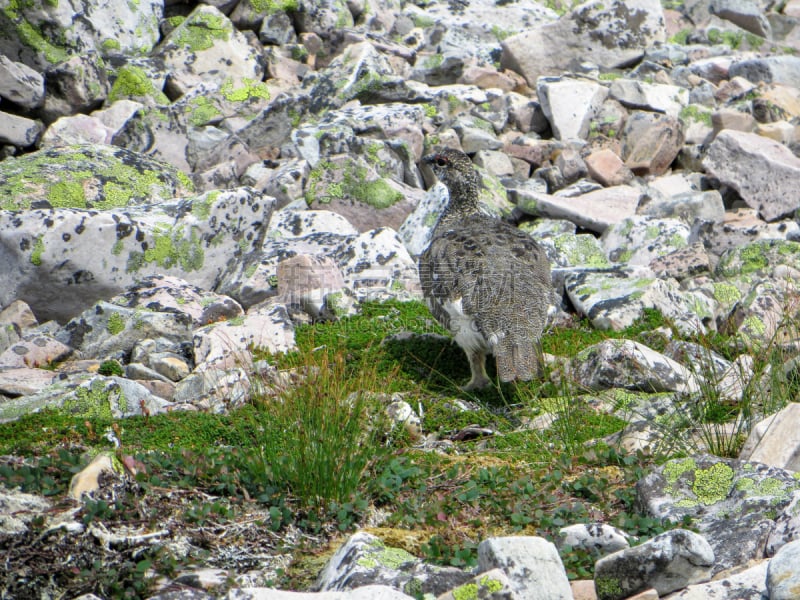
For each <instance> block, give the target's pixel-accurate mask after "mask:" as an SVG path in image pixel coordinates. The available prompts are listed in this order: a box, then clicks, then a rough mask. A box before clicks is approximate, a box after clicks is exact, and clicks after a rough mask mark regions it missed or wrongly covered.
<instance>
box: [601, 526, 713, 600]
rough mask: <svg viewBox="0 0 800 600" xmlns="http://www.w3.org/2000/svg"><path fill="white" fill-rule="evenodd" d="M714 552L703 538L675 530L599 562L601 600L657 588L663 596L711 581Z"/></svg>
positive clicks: (612, 599) (614, 599)
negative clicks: (698, 583) (695, 584)
mask: <svg viewBox="0 0 800 600" xmlns="http://www.w3.org/2000/svg"><path fill="white" fill-rule="evenodd" d="M713 564H714V551H713V550H712V549H711V546H709V544H708V542H707V541H706V540H705V539H704V538H703V536H701V535H698V534H696V533H694V532H692V531H688V530H685V529H673V530H672V531H668V532H666V533H662V534H660V535H657V536H656V537H654V538H653V539H650V540H648V541H646V542H644V543H643V544H641V545H639V546H635V547H634V548H629V549H627V550H620V551H618V552H615V553H614V554H610V555H609V556H605V557H603V558H601V559H600V560H598V561H597V563H595V571H594V584H595V589H596V590H597V598H598V600H622V599H623V598H628V597H630V596H632V595H634V594H636V593H638V592H643V591H644V590H647V589H649V588H654V589H655V590H656V591H657V592H658V594H659V596H663V595H664V594H667V593H669V592H673V591H675V590H679V589H681V588H683V587H686V586H687V585H689V584H692V583H697V582H698V581H704V580H706V579H709V578H710V574H711V566H712V565H713Z"/></svg>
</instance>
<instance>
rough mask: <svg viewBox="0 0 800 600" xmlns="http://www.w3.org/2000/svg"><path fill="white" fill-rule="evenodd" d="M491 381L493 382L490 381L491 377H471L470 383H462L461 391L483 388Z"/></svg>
mask: <svg viewBox="0 0 800 600" xmlns="http://www.w3.org/2000/svg"><path fill="white" fill-rule="evenodd" d="M489 383H491V382H490V381H489V379H488V378H487V377H481V378H480V379H477V378H474V377H473V378H472V379H470V381H469V383H468V384H467V385H462V386H461V391H462V392H471V391H473V390H482V389H483V388H485V387H486V386H487V385H489Z"/></svg>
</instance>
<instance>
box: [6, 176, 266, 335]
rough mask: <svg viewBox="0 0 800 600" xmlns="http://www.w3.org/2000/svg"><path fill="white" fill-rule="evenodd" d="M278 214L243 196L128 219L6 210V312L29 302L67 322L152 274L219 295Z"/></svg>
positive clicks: (138, 212) (149, 210) (257, 197)
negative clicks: (225, 278)
mask: <svg viewBox="0 0 800 600" xmlns="http://www.w3.org/2000/svg"><path fill="white" fill-rule="evenodd" d="M126 193H130V192H126ZM273 206H274V199H272V198H269V197H264V196H262V195H261V194H258V193H256V192H255V191H254V190H251V189H248V188H239V189H236V190H230V191H225V192H216V191H214V192H208V193H206V194H204V195H202V196H199V197H195V198H192V199H187V200H184V201H176V202H172V203H169V204H167V203H162V204H160V205H152V206H146V207H138V208H135V209H128V210H125V209H117V210H106V211H101V212H98V211H88V210H75V209H66V208H65V209H51V210H31V211H28V212H25V213H12V212H9V211H0V241H2V244H0V256H2V257H3V261H4V262H5V263H6V264H9V265H13V266H14V269H13V271H12V272H11V273H10V274H9V277H7V278H6V280H5V284H4V286H3V287H2V289H0V305H4V304H7V303H9V302H11V301H12V300H14V299H23V300H26V301H27V302H28V303H29V304H30V306H31V308H32V309H33V310H34V312H35V313H36V314H37V315H38V316H39V317H42V318H44V319H50V318H54V319H59V320H62V321H64V320H67V319H69V318H71V317H73V316H74V315H76V314H77V313H79V312H80V311H81V310H83V309H84V308H85V307H86V306H87V305H90V304H91V303H93V302H95V301H96V300H98V299H101V298H110V297H111V296H113V295H114V294H117V293H120V292H122V291H123V290H124V289H125V288H126V287H128V286H129V285H130V284H131V283H133V282H134V281H135V280H137V279H138V278H141V277H143V276H146V275H149V274H152V273H164V274H169V275H177V276H179V277H182V278H184V279H186V280H187V281H189V282H190V283H192V284H196V285H199V286H201V287H205V288H209V289H210V288H213V287H215V286H216V285H218V284H219V283H220V282H221V280H222V277H223V274H225V275H231V276H234V275H236V274H237V273H239V272H240V271H243V270H244V269H245V268H246V267H247V266H248V265H249V261H251V260H255V259H256V254H255V253H256V252H257V250H258V249H260V247H261V244H262V243H263V239H264V235H265V231H266V222H267V221H268V219H269V216H270V214H271V211H272V207H273ZM65 288H69V293H68V294H66V293H64V290H65ZM55 299H57V301H54V300H55Z"/></svg>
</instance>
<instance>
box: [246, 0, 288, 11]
mask: <svg viewBox="0 0 800 600" xmlns="http://www.w3.org/2000/svg"><path fill="white" fill-rule="evenodd" d="M250 6H252V7H253V10H254V11H256V12H259V13H266V14H272V13H275V12H279V11H283V12H293V11H296V10H297V0H250Z"/></svg>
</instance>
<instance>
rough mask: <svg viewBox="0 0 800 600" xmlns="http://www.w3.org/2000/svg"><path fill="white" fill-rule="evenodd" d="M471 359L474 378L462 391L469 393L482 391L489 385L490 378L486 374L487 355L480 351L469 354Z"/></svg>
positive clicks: (470, 366)
mask: <svg viewBox="0 0 800 600" xmlns="http://www.w3.org/2000/svg"><path fill="white" fill-rule="evenodd" d="M467 358H468V359H469V369H470V371H472V377H471V378H470V380H469V383H468V384H467V385H465V386H464V387H463V388H461V389H462V390H464V391H465V392H469V391H470V390H480V389H482V388H485V387H486V386H487V385H488V384H489V376H488V375H487V374H486V354H484V353H483V352H478V351H469V352H467Z"/></svg>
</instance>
